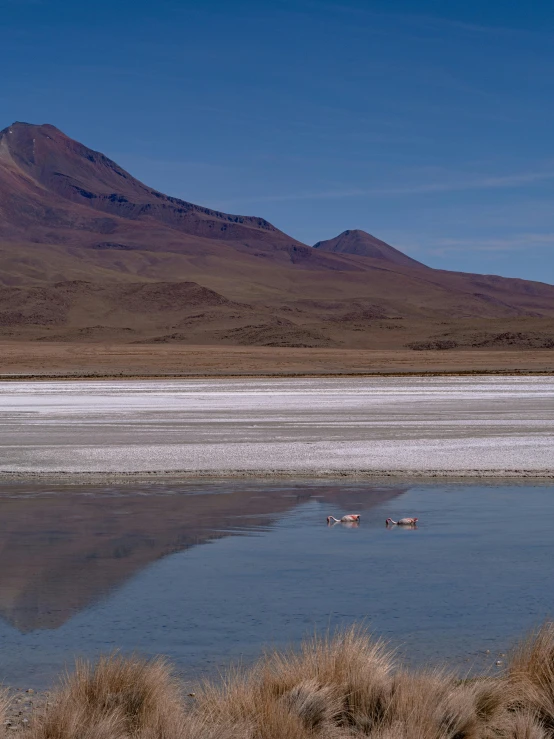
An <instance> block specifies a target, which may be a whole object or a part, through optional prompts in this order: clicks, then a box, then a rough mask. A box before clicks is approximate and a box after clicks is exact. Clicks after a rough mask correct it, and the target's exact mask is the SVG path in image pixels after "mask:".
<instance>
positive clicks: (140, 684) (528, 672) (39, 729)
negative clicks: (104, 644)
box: [21, 624, 554, 739]
mask: <svg viewBox="0 0 554 739" xmlns="http://www.w3.org/2000/svg"><path fill="white" fill-rule="evenodd" d="M188 703H190V705H188V706H185V700H184V698H183V696H182V689H181V687H180V685H179V682H178V681H177V679H176V678H175V676H174V673H173V672H172V671H171V669H170V668H169V667H168V665H167V663H166V662H164V661H163V660H161V659H155V660H150V661H147V660H141V659H139V658H137V657H131V658H123V657H121V656H118V655H112V656H110V657H104V658H102V659H101V660H100V661H99V662H98V663H97V664H96V665H94V666H93V665H91V664H89V663H86V662H79V663H78V664H77V667H76V670H75V672H74V673H73V674H72V675H70V676H68V677H66V678H65V679H64V681H63V682H62V684H61V686H60V689H59V691H58V693H57V696H56V697H55V699H54V701H53V706H52V707H51V708H49V709H48V710H47V711H46V712H45V713H44V714H43V715H42V716H39V717H37V719H36V720H35V723H34V724H33V725H32V726H31V728H30V729H29V730H27V731H25V732H23V734H21V735H22V736H24V737H25V739H362V737H370V739H554V625H552V624H546V625H545V626H544V627H543V628H542V629H540V630H539V631H538V632H537V633H535V634H534V635H533V636H532V637H530V638H529V639H527V640H526V641H524V642H523V643H522V644H521V645H520V646H519V647H518V648H517V649H516V650H515V652H514V655H513V657H512V659H511V662H510V664H509V666H508V668H507V670H506V671H505V672H502V673H499V674H497V675H496V676H494V677H491V676H486V677H483V678H475V679H466V680H460V679H459V678H458V677H457V676H456V675H454V674H452V673H449V672H446V671H444V670H420V671H408V670H406V669H405V668H403V667H402V666H399V665H398V664H397V663H396V660H395V658H394V654H393V653H392V652H391V651H390V650H389V649H387V648H386V647H385V645H384V644H383V642H380V641H374V640H372V639H371V638H370V637H369V635H368V634H367V633H366V632H365V631H364V630H363V629H360V628H352V629H350V630H347V631H345V632H341V633H336V634H334V635H329V636H327V637H324V638H318V637H315V638H313V639H311V640H309V641H307V642H305V643H304V644H303V645H302V646H301V648H300V649H299V650H298V651H292V650H289V651H275V652H273V653H270V654H268V655H266V656H265V657H264V658H263V659H261V660H260V661H259V662H258V663H257V664H256V665H254V666H253V667H251V668H248V669H234V670H230V671H229V672H228V673H227V674H226V675H225V676H224V677H223V678H222V680H220V681H219V682H217V683H215V682H206V683H205V684H204V686H203V687H202V689H201V690H199V691H198V692H197V694H196V697H195V698H194V700H193V701H188Z"/></svg>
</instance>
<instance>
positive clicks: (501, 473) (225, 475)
mask: <svg viewBox="0 0 554 739" xmlns="http://www.w3.org/2000/svg"><path fill="white" fill-rule="evenodd" d="M228 480H250V481H253V482H254V481H260V482H267V481H271V480H275V481H279V480H283V481H286V482H288V483H292V482H295V481H299V482H305V481H307V480H315V481H319V480H321V481H329V482H342V481H344V480H348V481H365V480H367V481H371V482H379V481H383V482H390V481H394V480H414V481H418V482H427V481H428V482H431V481H437V482H441V481H443V480H447V481H448V482H455V481H457V480H459V481H460V482H467V481H468V480H476V481H480V482H481V481H487V480H491V481H498V482H501V481H504V480H505V481H513V480H516V481H517V480H525V481H527V480H534V481H539V482H540V481H544V482H547V483H548V482H550V481H551V480H554V469H551V470H549V469H546V470H522V469H514V470H507V469H498V470H495V469H490V470H485V469H484V470H472V469H468V470H441V469H438V470H433V469H428V470H413V469H401V470H370V469H353V470H321V469H306V470H294V469H291V470H286V469H274V470H256V469H252V470H151V471H147V470H137V471H134V472H133V471H131V472H110V471H105V472H99V471H90V472H87V471H68V470H55V471H46V470H44V471H43V470H37V471H17V470H0V483H9V482H56V483H59V482H64V483H67V484H70V485H71V484H76V483H77V484H79V485H83V484H89V485H96V484H104V483H107V482H116V483H126V482H127V483H129V484H134V483H137V482H153V481H155V482H165V481H167V482H179V481H183V482H225V481H228Z"/></svg>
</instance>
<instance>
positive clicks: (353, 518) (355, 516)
mask: <svg viewBox="0 0 554 739" xmlns="http://www.w3.org/2000/svg"><path fill="white" fill-rule="evenodd" d="M327 523H328V524H331V523H360V514H359V513H349V514H348V515H347V516H343V517H342V518H335V517H334V516H327Z"/></svg>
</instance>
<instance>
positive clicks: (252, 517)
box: [0, 482, 407, 633]
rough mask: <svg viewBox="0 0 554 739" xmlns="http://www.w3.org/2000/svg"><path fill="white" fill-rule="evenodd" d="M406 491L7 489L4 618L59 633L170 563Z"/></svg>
mask: <svg viewBox="0 0 554 739" xmlns="http://www.w3.org/2000/svg"><path fill="white" fill-rule="evenodd" d="M406 490H407V486H396V487H379V486H367V485H363V486H353V487H352V486H349V487H344V486H340V485H332V484H327V485H321V484H320V485H317V486H316V485H309V484H303V485H298V486H294V485H292V486H291V485H290V484H288V485H287V486H286V487H284V486H280V485H267V484H264V485H262V486H261V487H260V485H256V483H247V484H245V483H243V482H237V483H235V484H232V485H229V484H222V485H202V486H198V485H196V486H195V485H178V486H163V485H155V486H142V487H134V488H131V487H127V486H121V487H112V488H102V489H93V488H90V487H86V488H75V487H65V488H57V489H53V488H50V489H47V488H41V487H39V486H33V487H28V486H24V485H20V486H14V485H11V486H3V487H2V488H0V615H1V616H2V618H3V619H4V620H5V621H7V622H8V623H9V624H11V625H12V626H14V627H15V628H16V629H17V630H18V631H19V632H21V633H29V632H32V631H35V630H38V629H58V628H59V627H61V626H62V625H63V624H64V623H65V622H66V621H67V620H68V619H69V618H71V617H72V616H74V615H75V614H77V613H78V612H80V611H82V610H83V609H86V608H88V607H90V606H91V605H93V604H94V603H95V602H97V601H99V600H100V599H101V598H102V597H104V596H105V594H106V593H108V592H111V591H114V590H115V589H117V588H120V587H121V586H122V585H123V584H124V583H125V582H126V581H128V580H129V579H130V578H132V577H133V576H135V575H136V574H137V573H138V572H139V571H141V570H143V569H144V568H146V567H147V566H148V565H150V564H151V563H153V562H155V561H156V560H159V559H161V558H163V557H165V556H167V555H169V554H172V553H176V552H180V551H183V550H186V549H189V548H191V547H195V546H198V545H200V544H204V543H206V542H208V541H213V540H215V539H219V538H222V537H226V536H229V535H243V534H246V533H249V532H254V531H255V530H256V529H259V528H262V529H263V528H267V527H268V526H270V525H271V524H272V523H274V522H275V521H276V520H278V519H279V518H280V517H281V516H282V515H284V514H286V513H287V512H289V511H291V510H292V509H294V508H296V507H297V506H299V505H302V504H305V503H306V502H308V501H320V502H321V503H325V505H329V507H331V508H332V509H333V510H338V511H340V510H348V509H349V508H352V507H355V508H357V509H359V510H362V511H367V510H369V509H370V508H372V507H374V506H376V505H380V504H382V503H383V502H385V501H387V500H391V499H393V498H395V497H396V496H398V495H401V494H402V493H403V492H405V491H406ZM322 522H324V518H322ZM341 525H342V526H349V527H352V528H353V527H355V526H356V525H357V524H341Z"/></svg>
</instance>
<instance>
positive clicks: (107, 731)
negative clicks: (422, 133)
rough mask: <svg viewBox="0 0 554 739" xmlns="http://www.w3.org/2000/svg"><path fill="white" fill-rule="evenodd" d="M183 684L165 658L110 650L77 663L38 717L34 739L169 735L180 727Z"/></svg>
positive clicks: (124, 738) (156, 737) (149, 738)
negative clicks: (51, 701) (128, 654)
mask: <svg viewBox="0 0 554 739" xmlns="http://www.w3.org/2000/svg"><path fill="white" fill-rule="evenodd" d="M184 725H185V721H184V709H183V701H182V694H181V686H180V684H179V682H178V680H177V679H176V678H175V676H174V674H173V671H172V669H171V668H170V667H169V666H168V664H167V663H166V662H165V660H163V659H161V658H156V659H154V660H144V659H140V658H138V657H134V656H132V657H127V658H125V657H123V656H121V655H118V654H112V655H109V656H107V657H101V658H100V660H99V661H98V662H97V664H95V665H93V664H91V663H90V662H86V661H78V662H77V664H76V667H75V671H74V672H73V673H72V674H71V675H67V676H66V677H65V678H64V679H63V680H62V683H61V685H60V688H59V690H58V692H57V693H56V695H55V697H54V700H53V705H52V706H51V707H50V708H49V709H48V710H47V711H45V712H44V713H43V715H42V716H39V717H37V720H36V721H35V723H34V725H33V726H32V728H31V731H30V734H31V737H32V739H77V738H78V739H127V738H128V737H137V738H138V737H140V739H173V738H174V737H175V736H177V734H176V733H175V732H181V731H182V730H183V728H184Z"/></svg>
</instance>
